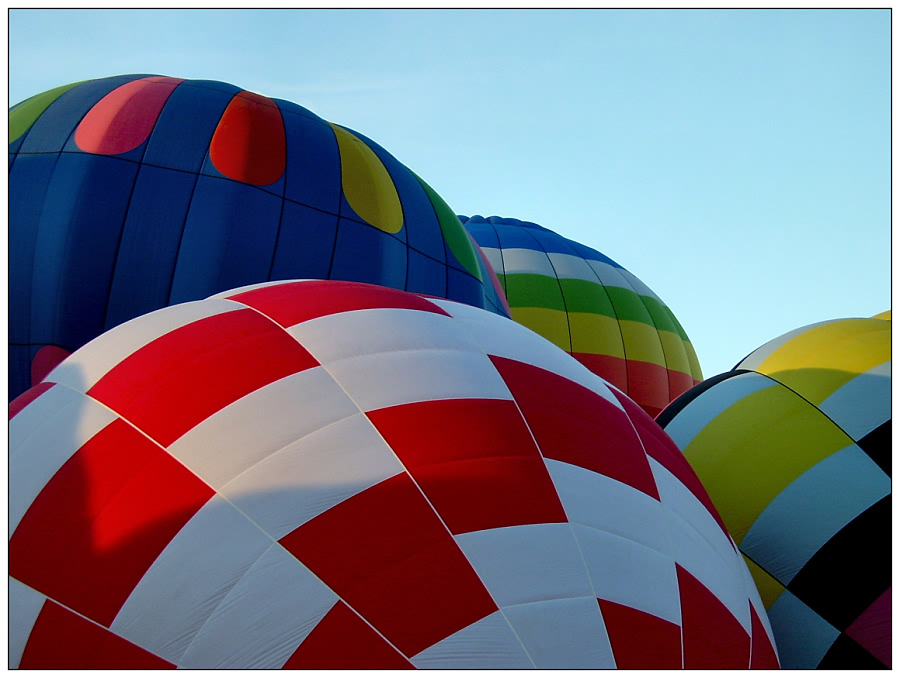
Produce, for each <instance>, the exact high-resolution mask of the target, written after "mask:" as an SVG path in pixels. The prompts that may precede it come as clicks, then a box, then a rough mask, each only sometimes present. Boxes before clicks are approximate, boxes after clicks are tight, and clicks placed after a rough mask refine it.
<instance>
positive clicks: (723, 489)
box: [684, 384, 853, 544]
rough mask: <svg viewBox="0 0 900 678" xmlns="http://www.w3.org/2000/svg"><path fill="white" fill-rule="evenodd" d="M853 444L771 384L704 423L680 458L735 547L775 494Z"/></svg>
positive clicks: (816, 413) (801, 402) (827, 421)
mask: <svg viewBox="0 0 900 678" xmlns="http://www.w3.org/2000/svg"><path fill="white" fill-rule="evenodd" d="M852 442H853V441H852V440H850V438H849V437H847V435H846V434H845V433H844V432H843V431H841V429H840V428H838V427H837V426H836V425H835V424H834V423H833V422H832V421H831V420H830V419H828V418H827V417H826V416H825V415H824V414H822V413H821V412H820V411H819V410H818V409H816V408H815V407H813V406H812V405H810V404H809V403H807V402H806V401H804V400H803V399H801V398H799V397H797V395H796V394H795V393H793V392H791V391H789V390H788V389H786V388H784V387H782V386H779V385H777V384H775V385H773V386H772V387H770V388H764V389H762V390H759V391H756V392H754V393H751V394H750V395H748V396H747V397H746V398H743V399H741V400H739V401H738V402H737V403H735V404H734V405H732V406H731V407H729V408H728V409H726V410H725V411H724V412H722V414H720V415H719V416H718V417H716V418H715V419H713V420H712V421H711V422H709V423H708V424H707V425H706V427H705V428H704V429H703V430H701V431H700V433H698V434H697V436H696V437H695V438H694V439H693V440H692V441H691V442H690V443H689V444H688V446H687V448H686V449H685V450H684V456H685V457H687V460H688V461H689V462H690V464H691V466H692V467H693V468H694V471H695V472H696V473H697V475H698V476H699V477H700V481H701V482H702V483H703V486H704V487H705V488H706V490H707V492H709V496H710V498H711V499H712V501H713V504H715V506H716V508H718V509H719V513H720V514H721V515H722V519H723V520H724V521H725V525H726V526H727V527H728V531H729V532H730V533H731V536H732V537H734V540H735V542H737V543H738V544H740V543H741V541H742V540H743V539H744V536H745V535H746V534H747V530H749V529H750V526H751V525H752V524H753V521H755V520H756V518H757V517H758V516H759V514H760V513H762V511H763V509H765V508H766V506H768V505H769V503H770V502H771V501H772V499H774V498H775V496H777V495H778V493H779V492H781V491H782V490H783V489H784V488H785V487H787V485H788V484H790V483H791V482H793V480H794V479H796V478H797V477H798V476H799V475H800V474H801V473H803V472H804V471H806V470H807V469H809V468H810V467H812V466H813V465H814V464H816V463H818V462H819V461H821V460H822V459H824V458H825V457H827V456H829V455H831V454H833V453H834V452H837V451H838V450H840V449H843V448H844V447H847V446H848V445H850V444H851V443H852Z"/></svg>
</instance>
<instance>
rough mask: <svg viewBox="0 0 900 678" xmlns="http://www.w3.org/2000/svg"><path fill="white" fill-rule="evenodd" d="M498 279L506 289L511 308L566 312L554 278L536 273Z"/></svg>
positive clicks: (502, 276) (505, 276)
mask: <svg viewBox="0 0 900 678" xmlns="http://www.w3.org/2000/svg"><path fill="white" fill-rule="evenodd" d="M498 277H499V278H500V280H501V281H502V282H503V284H504V287H505V288H506V300H507V301H508V302H509V305H510V307H511V308H517V307H526V308H549V309H553V310H554V311H565V310H566V305H565V303H563V297H562V292H560V290H559V284H558V283H557V282H556V278H551V277H549V276H546V275H538V274H537V273H510V274H509V275H498Z"/></svg>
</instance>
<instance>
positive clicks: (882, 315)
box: [872, 309, 891, 322]
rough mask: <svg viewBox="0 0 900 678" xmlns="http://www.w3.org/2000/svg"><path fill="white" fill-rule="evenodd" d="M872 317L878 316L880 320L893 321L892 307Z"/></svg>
mask: <svg viewBox="0 0 900 678" xmlns="http://www.w3.org/2000/svg"><path fill="white" fill-rule="evenodd" d="M872 317H873V318H877V319H878V320H887V321H888V322H890V321H891V311H890V309H888V310H887V311H883V312H881V313H879V314H878V315H873V316H872Z"/></svg>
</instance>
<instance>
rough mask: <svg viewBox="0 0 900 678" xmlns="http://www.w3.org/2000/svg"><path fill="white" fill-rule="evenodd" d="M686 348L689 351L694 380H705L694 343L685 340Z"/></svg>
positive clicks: (688, 355)
mask: <svg viewBox="0 0 900 678" xmlns="http://www.w3.org/2000/svg"><path fill="white" fill-rule="evenodd" d="M684 350H685V353H687V357H688V362H689V363H690V365H691V372H690V374H691V376H692V377H693V378H694V381H703V372H702V371H701V370H700V360H699V359H698V358H697V352H696V351H695V350H694V345H693V344H692V343H691V342H689V341H685V342H684Z"/></svg>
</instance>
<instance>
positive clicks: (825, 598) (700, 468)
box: [657, 312, 892, 669]
mask: <svg viewBox="0 0 900 678" xmlns="http://www.w3.org/2000/svg"><path fill="white" fill-rule="evenodd" d="M888 314H889V312H888ZM880 315H882V316H883V315H884V314H880ZM888 317H889V315H888ZM657 422H658V423H659V424H660V425H662V426H663V427H664V429H665V431H666V433H668V434H669V435H670V436H671V438H672V440H674V441H675V443H676V444H677V445H678V447H679V448H680V449H681V450H682V451H683V452H684V455H685V457H686V458H687V459H688V461H689V462H690V463H691V466H692V467H693V468H694V470H695V471H696V472H697V474H698V476H699V477H700V479H701V481H702V482H703V484H704V487H706V489H707V490H708V491H709V494H710V497H711V498H712V500H713V502H714V504H715V505H716V507H717V508H718V509H719V510H720V512H721V514H722V518H723V520H724V521H725V524H726V525H727V526H728V529H729V531H730V532H731V534H732V536H733V537H734V539H735V541H736V542H737V543H738V546H739V547H740V549H741V551H742V552H743V553H744V555H745V556H746V557H747V559H748V562H749V563H750V564H751V572H752V573H753V575H754V579H755V580H756V583H757V586H758V588H759V591H760V594H761V595H762V597H763V601H764V602H765V605H766V608H767V610H768V612H769V618H770V620H771V621H772V627H773V629H774V631H775V637H776V642H777V644H778V648H779V656H780V657H781V659H782V665H783V666H784V667H785V668H796V669H809V668H817V667H818V668H884V667H886V666H887V667H890V664H891V612H890V609H891V602H890V601H891V577H892V574H891V566H890V563H891V541H890V529H891V466H892V462H891V456H892V451H891V326H890V321H889V320H887V319H885V318H883V317H877V316H876V317H875V318H845V319H839V320H831V321H827V322H822V323H817V324H813V325H808V326H805V327H802V328H799V329H797V330H795V331H793V332H788V333H786V334H784V335H782V336H780V337H778V338H776V339H774V340H772V341H770V342H768V343H766V344H764V345H763V346H761V347H760V348H758V349H757V350H756V351H754V352H752V353H751V354H750V355H749V356H747V357H746V358H745V359H744V360H742V361H741V362H740V363H738V365H737V366H736V368H735V369H734V370H732V371H730V372H726V373H724V374H721V375H718V376H716V377H713V378H711V379H708V380H707V381H704V382H703V383H701V384H700V385H698V386H696V387H694V388H693V389H691V390H690V391H688V392H687V393H685V394H684V395H682V396H681V397H680V398H678V399H677V400H676V401H675V402H673V403H672V404H671V405H669V407H667V408H666V409H665V410H664V411H663V412H662V413H661V414H660V415H659V416H658V417H657Z"/></svg>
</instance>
